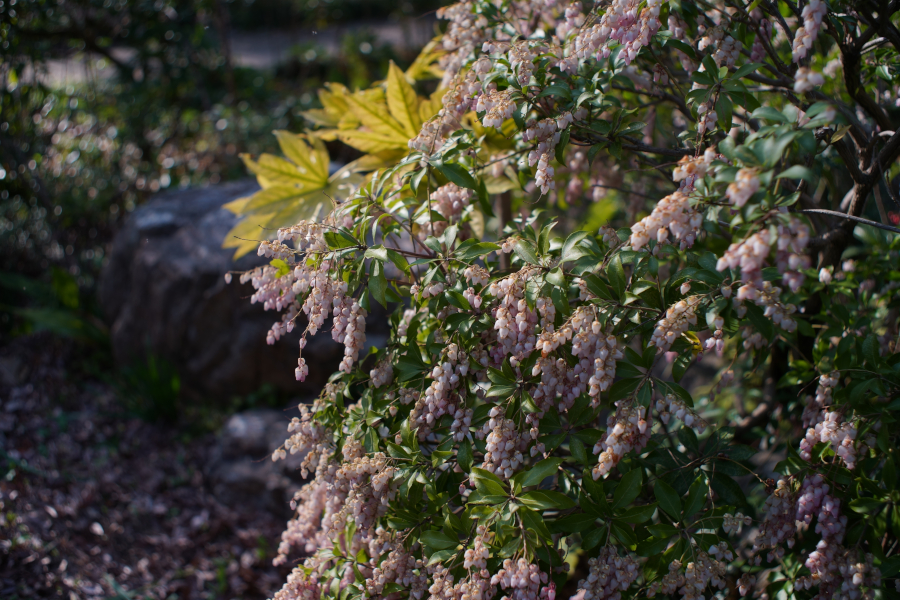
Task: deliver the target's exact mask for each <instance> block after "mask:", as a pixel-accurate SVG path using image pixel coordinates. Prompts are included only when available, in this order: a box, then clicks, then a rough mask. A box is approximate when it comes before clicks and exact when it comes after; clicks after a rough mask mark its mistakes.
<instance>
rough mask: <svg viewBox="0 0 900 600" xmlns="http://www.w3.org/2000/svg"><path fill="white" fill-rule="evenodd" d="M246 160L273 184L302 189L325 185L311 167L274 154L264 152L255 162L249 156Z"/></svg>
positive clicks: (252, 168)
mask: <svg viewBox="0 0 900 600" xmlns="http://www.w3.org/2000/svg"><path fill="white" fill-rule="evenodd" d="M244 162H245V163H246V164H247V167H248V168H249V169H250V170H251V171H253V172H254V173H256V175H258V176H259V177H262V178H265V179H266V180H267V182H268V183H270V184H272V185H294V186H297V187H298V188H300V189H315V188H316V187H322V186H323V185H325V181H323V180H322V179H321V178H320V177H317V174H316V173H315V172H313V171H311V170H310V169H309V168H307V167H305V166H302V165H295V164H293V163H291V162H288V161H286V160H284V159H283V158H279V157H277V156H274V155H272V154H263V155H262V156H260V157H259V160H258V161H256V162H255V163H254V162H253V161H252V160H250V159H248V158H245V159H244Z"/></svg>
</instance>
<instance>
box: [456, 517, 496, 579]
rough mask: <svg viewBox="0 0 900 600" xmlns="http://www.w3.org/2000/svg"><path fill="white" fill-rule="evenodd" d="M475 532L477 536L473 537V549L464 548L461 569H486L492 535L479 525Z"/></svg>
mask: <svg viewBox="0 0 900 600" xmlns="http://www.w3.org/2000/svg"><path fill="white" fill-rule="evenodd" d="M476 532H477V534H478V535H476V536H475V540H474V542H473V547H472V548H466V552H465V555H464V557H463V558H464V561H463V567H464V568H466V569H472V568H474V569H476V570H478V571H482V570H484V569H487V561H488V559H489V558H490V557H491V547H490V546H491V538H492V537H493V534H492V533H491V532H490V530H488V528H487V527H485V526H484V525H479V526H478V527H477V529H476Z"/></svg>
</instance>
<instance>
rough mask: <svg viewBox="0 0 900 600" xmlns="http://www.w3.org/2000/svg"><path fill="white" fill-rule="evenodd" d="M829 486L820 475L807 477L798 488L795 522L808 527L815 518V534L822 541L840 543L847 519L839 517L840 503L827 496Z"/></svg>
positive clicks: (838, 500) (829, 495)
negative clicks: (819, 536)
mask: <svg viewBox="0 0 900 600" xmlns="http://www.w3.org/2000/svg"><path fill="white" fill-rule="evenodd" d="M830 489H831V486H829V485H828V484H827V483H826V482H825V479H824V478H823V477H822V475H820V474H818V473H816V474H814V475H809V476H807V477H806V479H804V480H803V485H801V486H800V494H799V495H798V496H797V517H796V518H797V521H798V522H802V523H805V524H806V525H809V524H810V523H812V518H813V516H815V517H817V520H818V522H817V523H816V533H819V534H821V535H822V538H823V539H828V540H831V541H835V542H840V541H841V540H842V539H843V537H844V531H846V528H847V517H846V516H844V515H841V512H840V511H841V501H840V499H839V498H835V497H833V496H832V495H831V494H829V491H830Z"/></svg>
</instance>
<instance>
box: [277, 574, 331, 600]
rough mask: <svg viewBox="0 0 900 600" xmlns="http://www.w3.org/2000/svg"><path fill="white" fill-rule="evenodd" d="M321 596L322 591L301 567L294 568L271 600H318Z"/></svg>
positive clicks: (313, 577) (313, 578) (317, 583)
mask: <svg viewBox="0 0 900 600" xmlns="http://www.w3.org/2000/svg"><path fill="white" fill-rule="evenodd" d="M321 594H322V590H321V589H320V588H319V582H318V580H317V579H316V578H315V576H310V575H307V574H306V570H305V569H304V568H303V567H302V566H296V567H294V570H293V571H291V573H290V575H288V577H287V581H286V582H285V584H284V586H283V587H282V588H281V589H280V590H279V591H277V592H275V595H274V596H273V597H272V600H319V597H320V596H321Z"/></svg>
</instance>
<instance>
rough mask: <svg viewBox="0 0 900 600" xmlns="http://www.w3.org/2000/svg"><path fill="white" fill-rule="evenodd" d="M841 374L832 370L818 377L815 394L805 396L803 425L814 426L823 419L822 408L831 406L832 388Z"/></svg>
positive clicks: (835, 385) (838, 380)
mask: <svg viewBox="0 0 900 600" xmlns="http://www.w3.org/2000/svg"><path fill="white" fill-rule="evenodd" d="M840 379H841V374H840V373H839V372H838V371H832V372H831V373H827V374H825V375H821V376H820V377H819V385H818V386H816V395H815V396H810V397H809V398H807V402H806V406H805V407H804V408H803V416H802V418H803V426H804V427H815V426H816V425H817V424H819V423H821V422H822V421H823V420H824V419H825V414H824V412H823V411H824V409H825V407H827V406H831V398H832V395H833V394H834V388H836V387H837V384H838V382H840Z"/></svg>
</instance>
